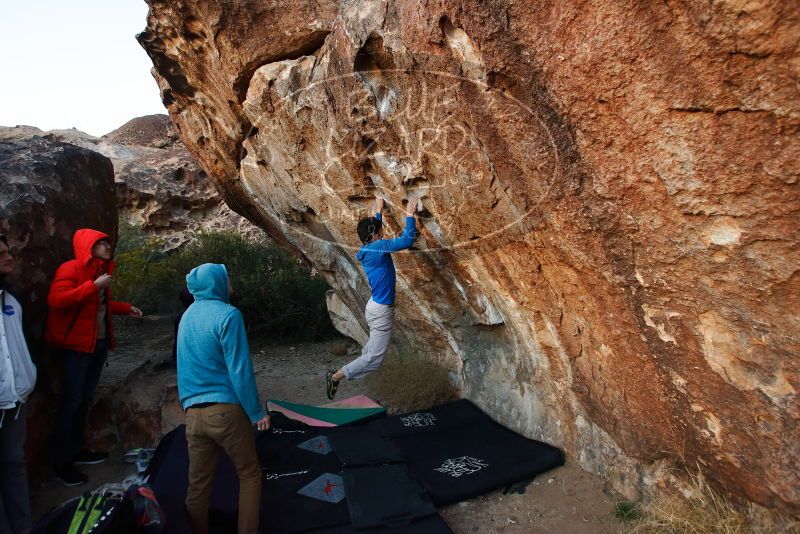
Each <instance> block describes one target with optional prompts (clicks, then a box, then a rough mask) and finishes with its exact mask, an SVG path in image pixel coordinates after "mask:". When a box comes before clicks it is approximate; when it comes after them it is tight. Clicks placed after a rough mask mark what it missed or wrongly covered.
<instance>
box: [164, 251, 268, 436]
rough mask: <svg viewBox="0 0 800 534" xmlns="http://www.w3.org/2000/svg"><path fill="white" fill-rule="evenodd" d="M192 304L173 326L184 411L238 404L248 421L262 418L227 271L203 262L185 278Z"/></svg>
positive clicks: (246, 345)
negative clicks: (211, 404) (175, 327)
mask: <svg viewBox="0 0 800 534" xmlns="http://www.w3.org/2000/svg"><path fill="white" fill-rule="evenodd" d="M186 285H187V287H188V288H189V292H190V293H191V294H192V295H193V296H194V304H192V305H191V306H189V309H187V310H186V312H185V313H184V314H183V317H182V318H181V322H180V325H179V326H178V396H179V397H180V399H181V406H183V409H184V410H185V409H187V408H189V407H190V406H193V405H195V404H200V403H203V402H224V403H229V404H240V405H241V406H242V408H244V411H245V412H246V413H247V415H248V417H250V420H251V421H252V422H254V423H255V422H256V421H258V420H259V419H261V418H263V417H264V416H265V415H266V414H265V413H264V408H263V407H262V406H261V402H260V401H259V398H258V390H257V389H256V377H255V375H254V374H253V363H252V362H251V361H250V347H249V345H248V344H247V332H246V331H245V328H244V319H243V318H242V313H241V312H240V311H239V310H238V309H236V308H235V307H233V306H231V305H230V304H229V303H228V271H227V269H225V266H224V265H219V264H216V263H204V264H203V265H200V266H199V267H195V268H194V269H192V271H191V272H190V273H189V274H188V275H186Z"/></svg>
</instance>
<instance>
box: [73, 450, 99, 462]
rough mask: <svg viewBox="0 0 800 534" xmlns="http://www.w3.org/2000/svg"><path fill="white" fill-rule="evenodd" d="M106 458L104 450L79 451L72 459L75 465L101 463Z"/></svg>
mask: <svg viewBox="0 0 800 534" xmlns="http://www.w3.org/2000/svg"><path fill="white" fill-rule="evenodd" d="M106 460H108V453H106V452H93V451H81V452H79V453H78V454H77V455H76V456H75V459H74V460H72V463H74V464H75V465H93V464H99V463H103V462H105V461H106Z"/></svg>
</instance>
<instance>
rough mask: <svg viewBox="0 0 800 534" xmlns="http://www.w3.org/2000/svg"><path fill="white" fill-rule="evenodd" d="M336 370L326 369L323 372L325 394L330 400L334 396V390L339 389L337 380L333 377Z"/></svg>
mask: <svg viewBox="0 0 800 534" xmlns="http://www.w3.org/2000/svg"><path fill="white" fill-rule="evenodd" d="M335 373H336V371H327V372H326V373H325V394H326V395H327V396H328V398H329V399H330V400H333V398H334V397H335V396H336V390H337V389H339V382H338V381H337V380H334V379H333V375H334V374H335Z"/></svg>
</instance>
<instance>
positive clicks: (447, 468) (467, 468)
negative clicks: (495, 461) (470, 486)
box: [434, 456, 489, 477]
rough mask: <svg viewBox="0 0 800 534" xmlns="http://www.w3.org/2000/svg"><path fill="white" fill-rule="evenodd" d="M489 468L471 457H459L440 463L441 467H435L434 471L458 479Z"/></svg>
mask: <svg viewBox="0 0 800 534" xmlns="http://www.w3.org/2000/svg"><path fill="white" fill-rule="evenodd" d="M484 467H489V464H487V463H486V462H484V461H483V460H479V459H478V458H473V457H472V456H460V457H458V458H450V459H449V460H445V461H444V463H442V465H441V467H437V468H436V469H434V471H439V472H440V473H444V474H446V475H450V476H451V477H460V476H461V475H471V474H472V473H476V472H478V471H480V470H481V469H483V468H484Z"/></svg>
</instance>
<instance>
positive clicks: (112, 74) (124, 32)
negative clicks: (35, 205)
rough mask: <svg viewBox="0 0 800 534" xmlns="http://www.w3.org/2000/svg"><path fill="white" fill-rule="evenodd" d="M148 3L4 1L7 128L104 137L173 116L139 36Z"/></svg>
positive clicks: (1, 45) (2, 118)
mask: <svg viewBox="0 0 800 534" xmlns="http://www.w3.org/2000/svg"><path fill="white" fill-rule="evenodd" d="M146 16H147V4H145V3H144V0H0V76H1V78H0V80H1V81H0V126H16V125H18V124H27V125H30V126H36V127H37V128H41V129H42V130H53V129H60V128H72V127H75V128H77V129H79V130H82V131H84V132H87V133H89V134H92V135H96V136H100V135H103V134H106V133H108V132H110V131H111V130H113V129H115V128H117V127H119V126H121V125H122V124H124V123H125V122H127V121H128V120H130V119H132V118H134V117H140V116H142V115H150V114H153V113H166V110H165V109H164V106H163V105H162V104H161V99H160V98H159V94H158V86H157V85H156V82H155V80H154V79H153V77H152V76H151V75H150V68H151V67H152V63H151V62H150V58H149V57H147V54H146V53H145V51H144V49H143V48H142V47H141V46H139V43H138V42H137V41H136V39H135V35H136V34H137V33H139V32H141V31H142V30H143V29H144V28H145V24H146V20H145V19H146Z"/></svg>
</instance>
